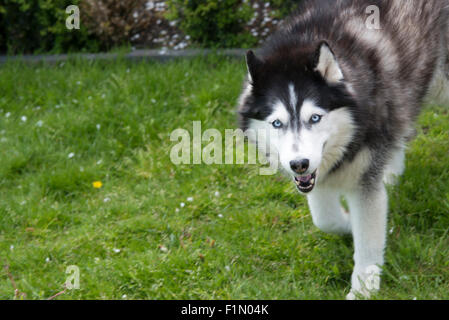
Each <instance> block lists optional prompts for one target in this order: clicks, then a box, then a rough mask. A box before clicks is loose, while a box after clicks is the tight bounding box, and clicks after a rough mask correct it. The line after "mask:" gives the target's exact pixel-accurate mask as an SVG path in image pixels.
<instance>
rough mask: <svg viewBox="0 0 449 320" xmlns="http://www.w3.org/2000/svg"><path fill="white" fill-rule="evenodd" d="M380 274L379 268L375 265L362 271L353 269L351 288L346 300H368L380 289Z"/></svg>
mask: <svg viewBox="0 0 449 320" xmlns="http://www.w3.org/2000/svg"><path fill="white" fill-rule="evenodd" d="M381 273H382V270H381V268H379V267H378V266H376V265H371V266H368V267H366V268H363V269H362V270H360V269H358V268H354V272H353V273H352V279H351V285H352V288H351V291H350V292H349V293H348V295H347V296H346V299H347V300H356V299H358V298H362V299H369V298H370V296H371V294H372V293H374V292H377V291H378V290H379V288H380V274H381Z"/></svg>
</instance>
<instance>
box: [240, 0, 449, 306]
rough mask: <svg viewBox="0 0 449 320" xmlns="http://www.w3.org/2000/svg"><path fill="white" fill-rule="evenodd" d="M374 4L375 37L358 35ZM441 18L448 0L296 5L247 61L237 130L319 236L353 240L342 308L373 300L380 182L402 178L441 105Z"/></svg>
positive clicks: (338, 0) (447, 40) (446, 28)
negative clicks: (428, 119) (425, 117)
mask: <svg viewBox="0 0 449 320" xmlns="http://www.w3.org/2000/svg"><path fill="white" fill-rule="evenodd" d="M371 5H376V6H377V7H378V8H379V9H380V11H379V12H380V27H381V29H370V28H368V27H367V25H366V19H367V17H368V16H367V13H366V9H367V7H368V6H371ZM448 13H449V0H431V1H429V0H304V1H302V2H301V5H300V8H299V10H298V12H297V13H296V14H295V15H293V16H292V17H290V18H289V19H288V20H287V21H286V22H285V23H283V26H282V28H281V29H280V30H279V31H278V32H277V33H276V34H275V35H274V36H273V37H272V38H271V39H269V40H268V42H267V43H266V45H265V46H264V47H263V48H262V49H261V52H260V56H259V57H257V56H256V55H255V54H254V53H253V52H252V51H249V52H248V54H247V65H248V71H249V72H248V78H247V80H246V81H245V84H244V89H243V93H242V94H241V96H240V99H239V109H238V112H239V120H240V124H241V128H242V129H244V130H248V129H252V130H248V132H249V131H251V132H253V133H252V134H248V136H249V138H250V140H252V141H253V142H255V143H257V145H258V147H259V148H261V149H263V151H264V152H266V154H267V157H268V159H269V160H271V161H279V162H280V164H281V167H282V169H283V170H284V171H285V172H286V173H287V175H288V176H290V177H291V178H292V180H293V181H294V182H295V184H296V186H297V188H298V190H299V191H300V192H302V193H306V194H307V198H308V203H309V207H310V211H311V214H312V219H313V222H314V224H315V225H316V226H317V227H318V228H320V229H321V230H323V231H325V232H329V233H336V234H346V233H348V234H352V236H353V239H354V247H355V253H354V262H355V265H354V270H353V274H352V278H351V285H352V288H351V292H350V293H349V294H348V296H347V298H348V299H354V298H356V297H358V296H360V295H361V296H364V297H369V296H370V293H371V292H373V291H376V290H378V289H379V283H380V274H381V268H382V265H383V263H384V249H385V243H386V227H387V209H388V208H387V207H388V205H387V204H388V201H387V193H386V190H385V186H384V183H385V182H387V183H391V182H393V181H394V177H395V176H397V175H400V174H401V173H402V172H403V170H404V152H405V146H406V143H407V141H409V140H410V139H411V138H412V137H413V134H414V121H415V119H416V118H417V116H418V114H419V111H420V108H421V105H422V104H423V103H424V101H425V99H426V97H428V96H429V95H430V94H432V93H433V94H436V95H438V96H439V98H442V100H445V101H448V100H449V99H447V98H448V96H449V94H448V93H449V90H448V86H447V80H448V74H449V55H448V52H449V23H448ZM257 130H259V131H260V130H262V131H265V132H267V133H268V134H267V135H265V136H266V137H268V138H267V139H263V138H261V137H260V136H259V135H256V134H254V132H256V131H257ZM262 137H263V135H262ZM342 196H343V197H344V198H345V199H346V200H347V203H348V205H349V209H350V213H349V214H348V213H345V212H344V211H343V210H342V209H341V205H340V199H341V197H342Z"/></svg>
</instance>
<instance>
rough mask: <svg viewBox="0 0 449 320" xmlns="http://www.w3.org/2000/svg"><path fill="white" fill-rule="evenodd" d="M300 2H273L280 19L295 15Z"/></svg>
mask: <svg viewBox="0 0 449 320" xmlns="http://www.w3.org/2000/svg"><path fill="white" fill-rule="evenodd" d="M300 2H301V1H300V0H271V4H272V7H273V8H274V9H276V16H277V17H278V18H284V17H286V16H288V15H289V14H291V13H293V12H294V10H295V9H296V8H297V7H298V4H299V3H300Z"/></svg>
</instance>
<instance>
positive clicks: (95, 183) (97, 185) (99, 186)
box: [92, 181, 103, 189]
mask: <svg viewBox="0 0 449 320" xmlns="http://www.w3.org/2000/svg"><path fill="white" fill-rule="evenodd" d="M92 185H93V186H94V188H95V189H100V188H101V187H102V186H103V183H102V182H101V181H94V182H92Z"/></svg>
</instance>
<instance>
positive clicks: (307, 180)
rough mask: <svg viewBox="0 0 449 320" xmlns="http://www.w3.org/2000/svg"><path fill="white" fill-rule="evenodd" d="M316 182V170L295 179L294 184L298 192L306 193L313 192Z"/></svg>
mask: <svg viewBox="0 0 449 320" xmlns="http://www.w3.org/2000/svg"><path fill="white" fill-rule="evenodd" d="M315 180H316V170H315V172H314V173H312V174H309V175H306V176H297V177H295V184H296V187H297V188H298V190H299V191H301V192H303V193H308V192H310V191H312V190H313V187H314V186H315Z"/></svg>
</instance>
